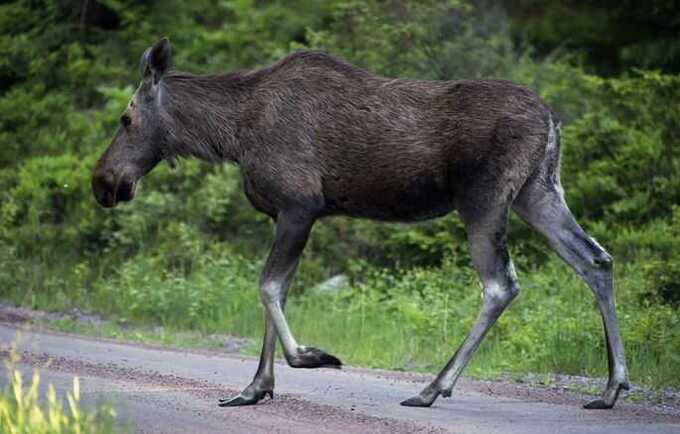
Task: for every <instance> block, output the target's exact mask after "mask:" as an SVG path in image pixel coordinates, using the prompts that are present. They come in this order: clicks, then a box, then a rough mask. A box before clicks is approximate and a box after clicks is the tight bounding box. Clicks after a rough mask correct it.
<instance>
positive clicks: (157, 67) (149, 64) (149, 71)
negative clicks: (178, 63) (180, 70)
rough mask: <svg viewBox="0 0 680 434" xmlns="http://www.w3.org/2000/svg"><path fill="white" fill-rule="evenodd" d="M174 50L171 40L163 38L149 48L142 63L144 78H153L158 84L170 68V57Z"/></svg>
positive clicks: (143, 56)
mask: <svg viewBox="0 0 680 434" xmlns="http://www.w3.org/2000/svg"><path fill="white" fill-rule="evenodd" d="M171 52H172V48H171V46H170V40H169V39H168V38H163V39H161V40H160V41H158V42H156V43H155V44H154V45H153V46H152V47H151V48H148V49H147V50H146V51H145V52H144V54H142V59H141V61H140V66H141V69H142V76H143V77H147V76H149V75H151V76H153V82H154V84H158V82H159V81H160V79H161V77H163V74H165V71H167V70H168V68H169V67H170V57H171Z"/></svg>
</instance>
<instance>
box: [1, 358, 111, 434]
mask: <svg viewBox="0 0 680 434" xmlns="http://www.w3.org/2000/svg"><path fill="white" fill-rule="evenodd" d="M7 375H8V376H9V384H8V386H7V388H6V389H4V390H1V391H0V432H2V433H5V434H80V433H83V434H85V433H87V434H110V433H114V432H121V431H120V430H114V428H113V426H114V425H113V423H114V419H115V413H114V411H113V409H111V408H108V407H104V406H100V407H98V408H96V409H94V410H86V409H83V408H82V407H81V404H80V382H79V380H78V377H74V379H73V390H71V391H69V392H67V394H66V396H65V397H64V398H63V399H62V398H61V397H58V396H57V393H56V392H55V389H54V387H53V386H52V385H49V386H48V388H47V392H46V393H45V392H44V395H45V398H46V399H45V400H44V403H42V402H41V399H40V397H41V391H40V375H39V374H38V372H37V371H36V372H34V373H33V376H32V378H31V382H30V384H24V376H23V375H22V373H21V371H19V370H16V369H14V368H13V367H11V366H8V369H7ZM64 402H65V403H66V408H64Z"/></svg>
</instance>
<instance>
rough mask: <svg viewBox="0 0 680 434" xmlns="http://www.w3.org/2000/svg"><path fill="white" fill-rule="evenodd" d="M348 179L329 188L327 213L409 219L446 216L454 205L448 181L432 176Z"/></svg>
mask: <svg viewBox="0 0 680 434" xmlns="http://www.w3.org/2000/svg"><path fill="white" fill-rule="evenodd" d="M372 181H373V182H370V183H361V184H358V185H357V184H356V183H354V182H347V183H345V184H344V186H343V187H344V188H341V189H329V190H330V191H329V190H327V191H326V197H325V198H326V213H327V214H343V215H348V216H352V217H362V218H369V219H375V220H384V221H397V222H410V221H419V220H427V219H431V218H435V217H440V216H443V215H445V214H447V213H449V212H451V211H452V210H453V209H454V197H453V196H454V195H453V192H452V190H451V188H450V187H449V186H448V182H446V181H445V180H444V179H438V178H436V177H431V176H421V177H414V178H412V179H410V180H408V181H407V182H403V181H401V180H396V179H393V180H390V179H375V180H372Z"/></svg>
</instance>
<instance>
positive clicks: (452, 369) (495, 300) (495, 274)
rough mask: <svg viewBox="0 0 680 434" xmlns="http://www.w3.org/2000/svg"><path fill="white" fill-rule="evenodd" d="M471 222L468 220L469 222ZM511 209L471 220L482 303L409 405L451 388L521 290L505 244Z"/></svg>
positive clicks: (427, 400) (421, 404) (432, 398)
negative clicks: (462, 336)
mask: <svg viewBox="0 0 680 434" xmlns="http://www.w3.org/2000/svg"><path fill="white" fill-rule="evenodd" d="M466 223H467V222H466ZM506 223H507V210H504V211H503V212H502V213H501V215H500V216H496V217H495V218H493V219H490V220H488V223H484V222H475V223H468V224H467V229H468V242H469V245H470V253H471V256H472V263H473V266H474V267H475V269H476V271H477V273H478V274H479V277H480V279H481V281H482V283H483V285H484V290H483V293H482V297H483V299H482V306H481V308H480V310H479V314H478V317H477V320H476V321H475V323H474V325H473V326H472V329H471V330H470V332H469V334H468V335H467V337H466V338H465V340H464V341H463V343H462V345H461V346H460V348H458V350H457V351H456V353H455V354H454V355H453V357H452V358H451V360H449V362H448V363H447V365H446V366H445V367H444V369H443V370H442V371H441V372H440V373H439V375H437V377H436V378H435V380H434V381H433V382H432V383H431V384H430V385H428V386H427V387H425V388H424V389H423V390H422V391H421V392H420V394H419V395H417V396H414V397H413V398H410V399H407V400H406V401H403V402H402V403H401V405H404V406H408V407H429V406H430V405H432V403H433V402H434V401H435V400H436V399H437V397H438V396H439V395H440V394H441V395H443V396H444V397H448V396H451V391H452V389H453V386H454V385H455V383H456V381H457V380H458V377H459V376H460V374H461V373H462V371H463V369H464V368H465V366H466V365H467V364H468V362H469V361H470V359H471V358H472V355H473V353H474V352H475V351H476V350H477V348H478V347H479V344H480V343H481V342H482V339H483V338H484V336H485V335H486V333H487V332H488V331H489V329H491V326H493V324H494V323H495V322H496V320H497V319H498V318H499V317H500V316H501V314H502V313H503V311H504V310H505V308H507V307H508V306H509V305H510V302H511V301H512V300H513V299H514V298H515V297H516V296H517V294H518V293H519V286H518V284H517V278H516V276H515V271H514V268H513V265H512V261H511V260H510V256H509V254H508V251H507V247H506V244H505V230H506Z"/></svg>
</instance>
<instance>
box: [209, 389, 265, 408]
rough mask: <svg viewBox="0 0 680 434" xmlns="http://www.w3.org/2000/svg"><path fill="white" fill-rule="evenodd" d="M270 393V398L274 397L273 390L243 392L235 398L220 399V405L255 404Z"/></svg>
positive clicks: (240, 405)
mask: <svg viewBox="0 0 680 434" xmlns="http://www.w3.org/2000/svg"><path fill="white" fill-rule="evenodd" d="M267 395H269V398H270V399H274V392H273V391H272V390H259V391H256V392H252V393H247V392H245V391H244V392H243V393H241V394H240V395H238V396H235V397H233V398H224V399H220V402H219V404H218V405H219V406H220V407H242V406H244V405H255V404H257V403H258V402H259V401H261V400H262V399H263V398H264V397H265V396H267Z"/></svg>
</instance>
